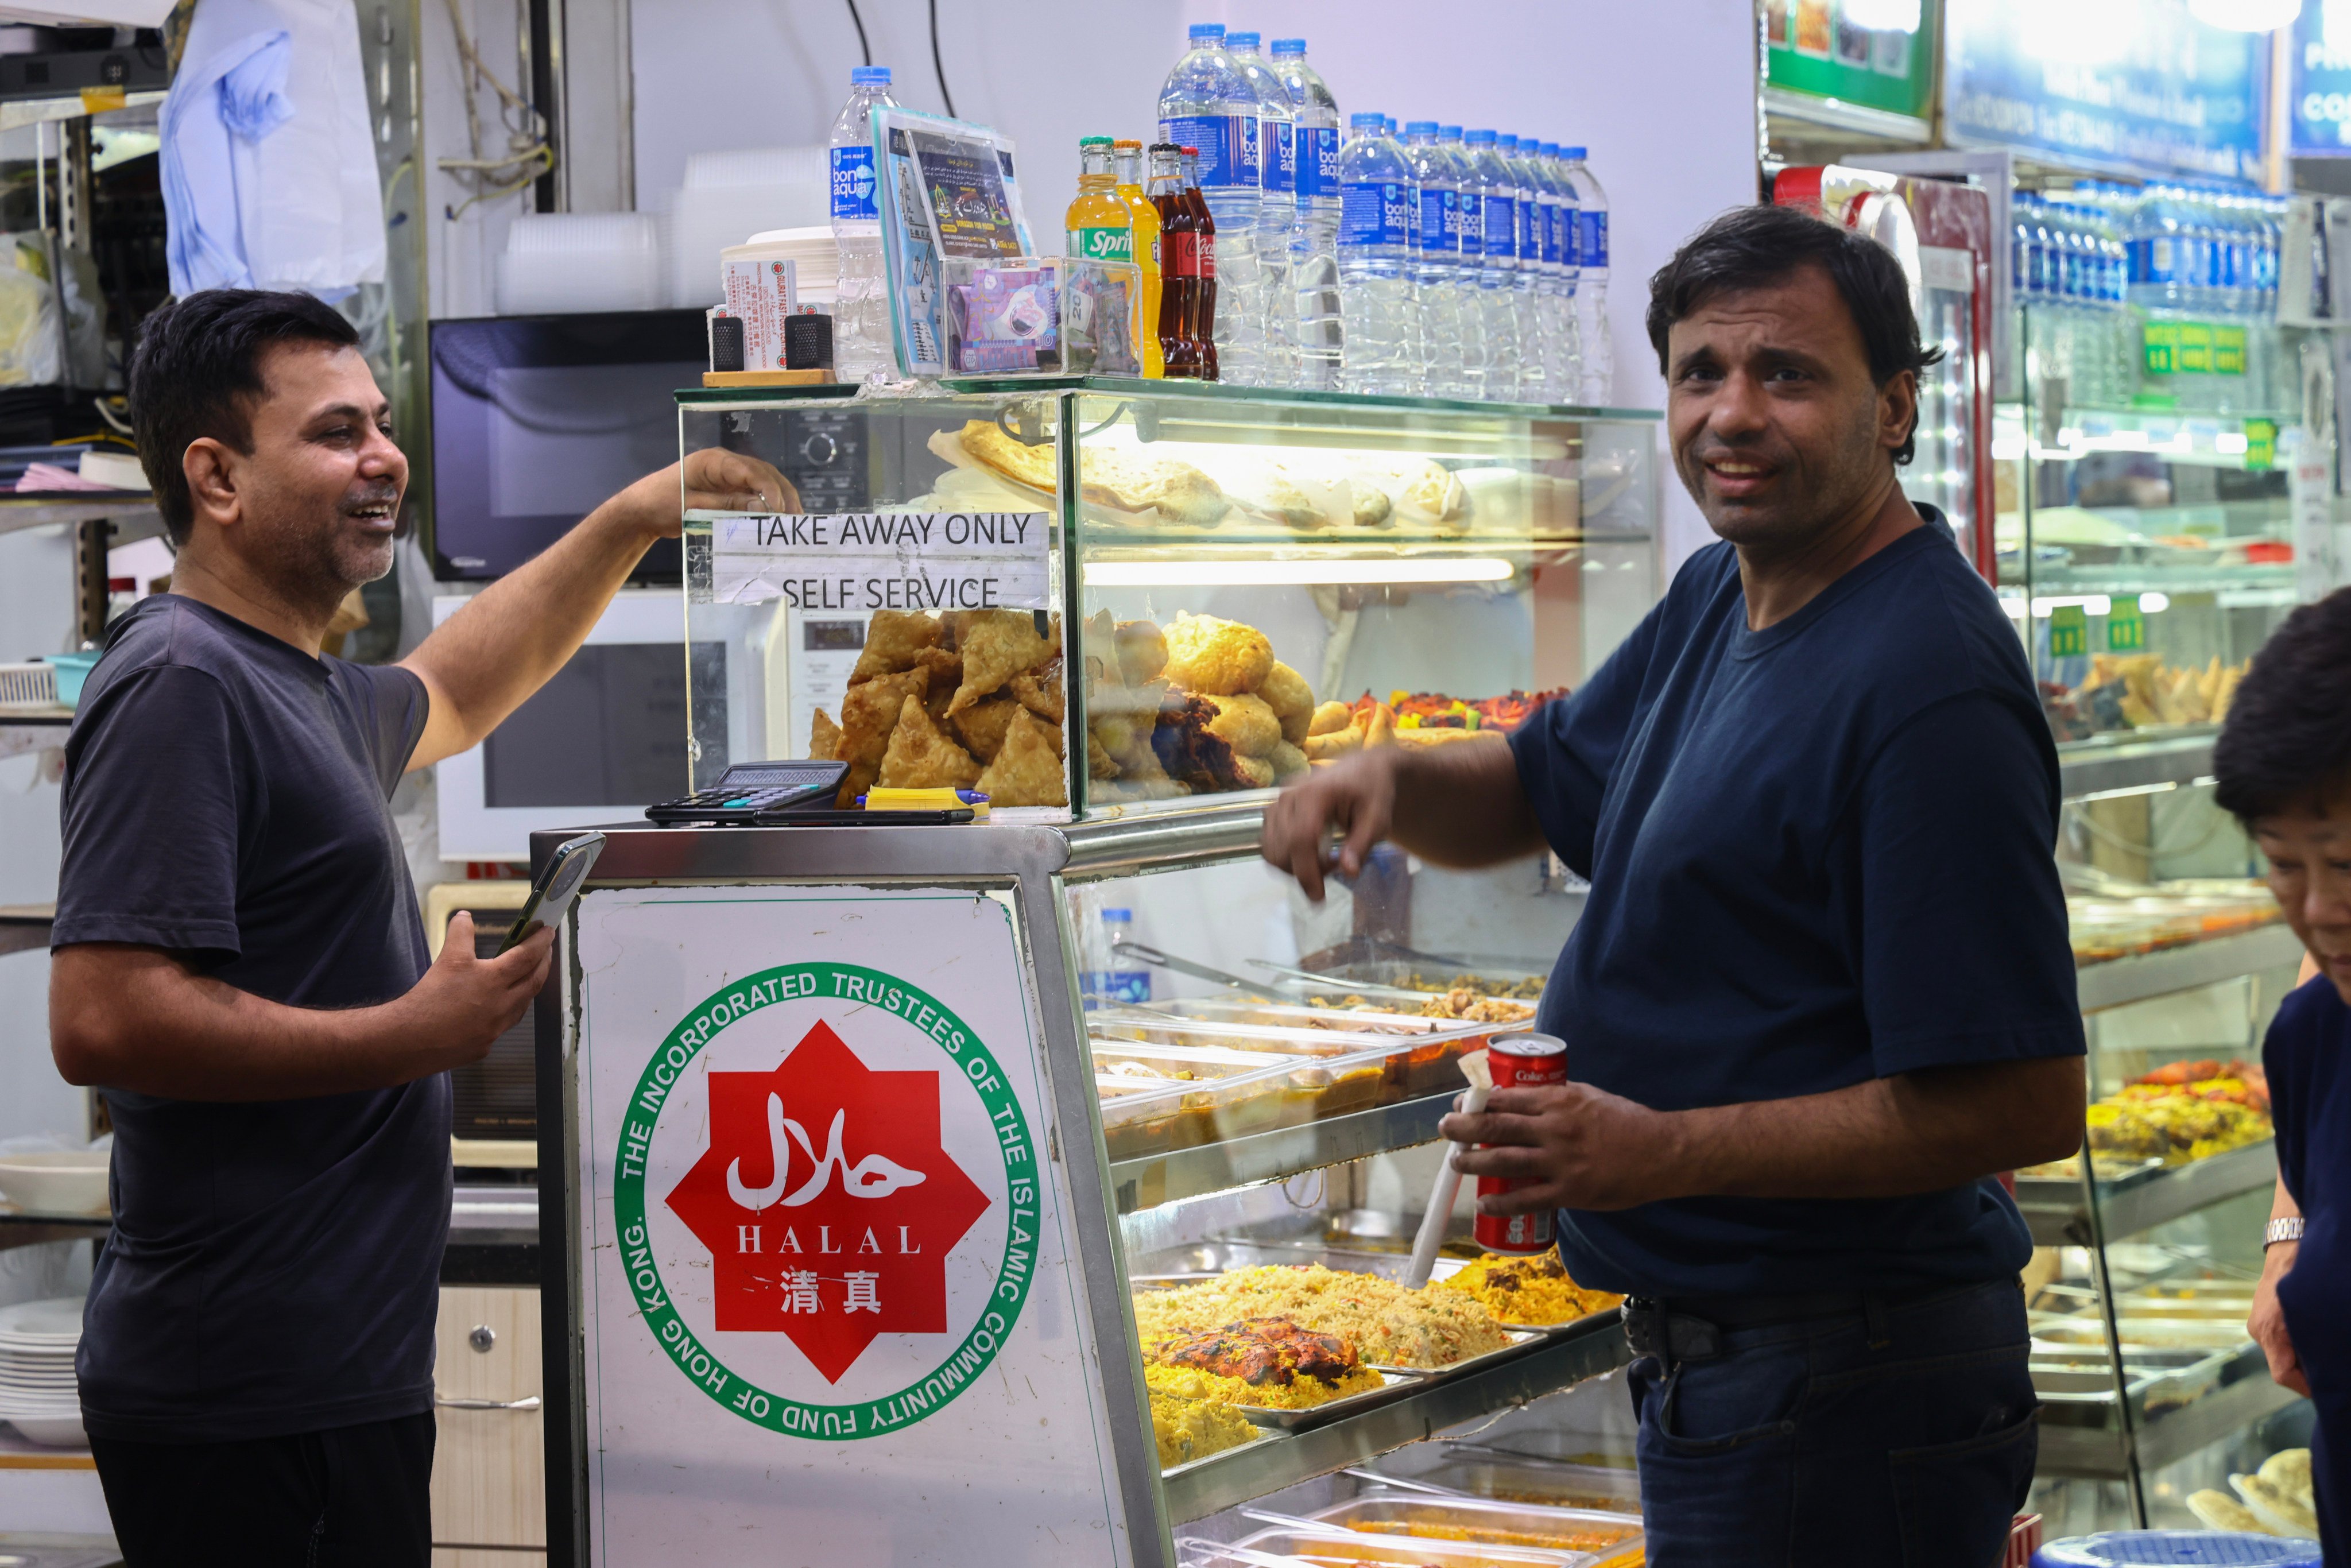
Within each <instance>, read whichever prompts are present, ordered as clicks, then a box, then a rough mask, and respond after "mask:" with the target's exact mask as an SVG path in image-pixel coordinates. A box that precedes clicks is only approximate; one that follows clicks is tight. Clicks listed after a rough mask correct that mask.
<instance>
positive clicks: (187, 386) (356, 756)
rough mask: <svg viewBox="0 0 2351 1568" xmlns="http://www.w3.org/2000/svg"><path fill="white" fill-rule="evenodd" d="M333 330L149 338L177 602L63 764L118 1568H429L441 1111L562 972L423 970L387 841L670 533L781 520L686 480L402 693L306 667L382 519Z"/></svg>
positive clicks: (540, 941)
mask: <svg viewBox="0 0 2351 1568" xmlns="http://www.w3.org/2000/svg"><path fill="white" fill-rule="evenodd" d="M356 343H357V339H356V336H355V334H354V333H353V332H352V329H351V328H350V325H349V324H348V323H346V322H345V321H344V320H343V319H342V318H341V317H340V316H339V315H337V314H336V313H335V312H334V311H333V310H332V309H330V308H328V307H327V306H325V305H322V304H320V303H319V301H317V300H315V299H312V298H309V297H308V296H306V295H298V294H265V293H256V292H252V291H247V290H227V289H222V290H212V291H207V292H204V293H200V294H195V295H191V296H190V297H188V298H185V299H183V300H181V301H179V302H177V303H176V304H173V305H171V306H168V307H166V308H164V309H162V310H161V311H158V312H157V313H155V314H154V315H152V316H150V317H149V318H148V319H147V322H146V326H145V329H144V331H143V333H142V334H141V339H140V343H139V348H138V351H137V354H136V356H135V357H134V359H133V361H132V362H131V377H130V380H131V409H132V414H133V417H134V419H135V420H136V421H137V425H138V431H139V447H140V458H141V463H142V464H143V465H145V467H146V470H147V476H148V479H149V481H150V483H151V484H152V486H154V490H155V496H156V502H157V506H158V507H159V509H160V510H161V511H162V514H163V518H164V523H165V526H166V527H167V528H168V529H169V530H170V533H171V537H172V543H173V545H174V547H175V548H176V549H177V551H178V560H177V564H176V566H175V568H174V570H173V572H172V592H171V593H169V594H165V595H159V596H157V597H155V598H152V599H150V600H147V601H144V602H142V603H141V605H140V606H139V607H138V608H137V609H136V610H135V611H134V612H132V613H131V615H129V616H127V617H126V618H125V619H124V620H123V621H122V622H120V624H119V625H118V626H117V627H116V628H115V629H114V631H113V632H112V634H111V635H110V638H109V640H108V643H107V648H106V653H105V656H104V657H103V658H102V659H100V660H99V664H98V667H97V668H96V669H95V670H94V671H93V672H92V673H91V674H90V677H89V683H88V685H87V686H86V687H85V689H84V692H83V695H82V700H81V704H80V708H79V711H78V714H77V716H76V718H75V722H74V727H73V730H72V733H71V736H70V737H69V738H68V741H67V745H66V763H67V774H66V786H65V803H64V811H65V856H64V864H63V869H62V872H61V873H60V878H59V886H58V895H57V924H56V927H55V933H54V936H53V937H52V941H53V943H54V945H55V950H56V958H55V963H54V966H53V967H52V970H51V979H50V990H49V1030H50V1044H51V1050H52V1051H53V1053H54V1054H55V1056H56V1058H57V1066H58V1069H59V1071H62V1072H63V1073H64V1074H65V1076H66V1078H67V1079H68V1081H69V1082H75V1083H86V1084H94V1085H97V1086H98V1087H99V1090H100V1092H102V1093H103V1094H104V1095H105V1098H106V1102H107V1106H108V1109H109V1111H110V1113H111V1114H112V1116H113V1119H114V1124H115V1145H114V1170H113V1179H112V1187H113V1206H114V1231H113V1234H112V1235H111V1236H110V1237H109V1238H108V1239H107V1242H106V1246H105V1248H104V1249H103V1250H102V1251H101V1252H100V1254H99V1260H98V1267H97V1271H96V1274H95V1277H94V1279H93V1281H92V1283H91V1288H90V1298H89V1309H88V1312H87V1316H86V1319H85V1323H84V1329H83V1335H82V1341H81V1347H80V1352H79V1356H78V1365H77V1368H76V1370H77V1372H78V1377H79V1382H80V1391H81V1405H82V1420H83V1425H84V1426H85V1427H87V1428H88V1430H89V1436H90V1446H91V1450H92V1452H93V1454H94V1455H95V1457H96V1458H97V1461H98V1469H99V1479H100V1480H101V1481H102V1482H103V1483H104V1485H105V1488H106V1499H107V1507H108V1509H109V1511H110V1513H111V1514H112V1516H113V1521H114V1526H115V1533H116V1536H117V1538H118V1539H119V1540H120V1543H121V1547H122V1551H123V1555H124V1557H125V1559H126V1560H127V1562H128V1563H130V1564H131V1568H145V1565H148V1564H165V1563H169V1564H172V1565H174V1568H182V1565H186V1564H198V1563H238V1564H241V1565H242V1564H253V1565H257V1568H275V1565H277V1564H281V1563H282V1564H287V1565H292V1564H303V1565H305V1568H323V1565H329V1564H331V1565H337V1568H341V1565H348V1564H376V1563H382V1564H402V1565H405V1568H424V1565H425V1564H426V1563H429V1561H430V1557H431V1549H430V1541H431V1505H430V1492H429V1486H430V1481H431V1476H432V1466H433V1326H434V1310H435V1306H436V1303H437V1278H438V1274H439V1267H440V1260H441V1250H442V1246H443V1243H444V1240H445V1239H446V1235H447V1230H448V1217H449V1184H450V1171H449V1089H448V1082H447V1080H446V1078H445V1077H444V1073H445V1072H446V1071H447V1070H448V1069H450V1068H452V1067H456V1066H460V1065H463V1064H464V1063H466V1062H469V1061H478V1060H480V1059H481V1057H482V1056H483V1055H484V1054H485V1053H486V1051H488V1049H489V1045H490V1042H491V1041H492V1040H495V1039H496V1037H497V1036H498V1034H499V1033H500V1032H502V1031H503V1030H505V1029H507V1027H508V1026H509V1025H511V1024H512V1023H513V1022H514V1021H515V1020H516V1019H518V1018H520V1017H521V1016H522V1012H523V1010H524V1009H526V1008H527V1007H528V1006H529V1004H530V1001H531V998H532V997H533V996H535V995H536V994H537V993H538V989H539V987H540V985H541V984H542V983H543V981H544V979H545V977H546V974H547V966H548V950H549V944H550V942H551V940H552V939H551V937H549V936H546V935H540V936H533V937H532V938H530V939H528V940H527V941H525V942H524V943H523V944H522V945H521V946H518V947H517V948H516V949H515V950H514V951H513V952H511V953H508V954H506V955H504V956H499V957H496V958H490V959H479V958H476V957H475V956H474V952H475V950H474V941H473V932H472V925H471V921H470V918H469V917H468V916H466V915H458V916H457V917H456V919H455V921H453V922H452V923H451V926H450V930H449V939H448V941H447V942H446V943H445V944H444V946H443V948H442V953H441V956H440V959H439V960H438V961H437V962H433V963H430V964H428V962H427V959H426V948H425V941H424V929H423V922H422V921H421V920H420V919H419V917H418V915H417V909H416V896H415V890H414V889H413V886H412V885H411V883H410V881H409V876H408V868H407V862H406V860H405V857H404V856H403V854H402V847H401V842H400V836H399V833H398V832H397V831H396V830H395V829H394V827H393V825H392V818H391V812H390V810H389V808H388V805H387V800H388V798H389V797H390V795H391V793H392V787H393V786H394V785H395V784H396V783H397V782H398V781H399V779H400V776H401V774H402V772H403V771H405V770H407V769H410V768H422V767H423V766H425V765H427V764H429V763H432V762H435V761H438V760H439V759H441V758H444V757H447V756H450V755H452V754H453V753H455V752H458V751H462V750H465V749H466V748H467V747H472V746H474V745H475V744H477V743H478V742H479V741H480V740H481V739H482V737H484V736H486V735H487V734H488V733H489V732H490V730H491V729H493V728H494V727H496V725H497V724H498V722H499V721H500V720H501V719H503V718H505V717H506V716H507V714H509V713H511V712H513V711H514V709H515V708H516V707H517V706H519V705H520V704H521V703H522V702H523V701H524V700H525V699H526V698H528V696H529V695H531V694H532V693H533V692H535V691H536V690H538V687H539V686H540V685H541V684H543V683H544V682H545V681H546V680H547V678H548V677H549V676H550V675H552V674H554V673H555V672H556V671H557V670H558V669H559V668H560V667H561V666H562V664H563V663H564V661H565V660H566V659H568V658H569V657H570V655H571V653H573V651H574V650H576V649H577V648H578V647H579V646H580V642H581V641H582V639H583V638H585V637H586V635H587V633H588V632H589V629H590V627H591V626H593V625H594V623H595V622H596V618H597V617H598V616H599V615H601V613H602V612H603V610H604V607H605V605H606V604H607V603H609V602H610V601H611V597H612V594H613V593H614V591H616V590H618V589H619V587H620V586H621V584H622V582H623V581H624V580H626V579H627V577H628V574H629V572H630V570H632V568H633V567H634V566H635V565H636V563H637V560H638V558H639V557H640V556H642V555H643V553H644V551H645V549H646V548H647V547H648V546H649V545H651V544H652V543H653V540H654V539H656V538H663V537H665V536H674V535H675V534H676V533H677V532H678V529H679V524H680V519H681V517H682V507H684V505H687V504H691V505H695V506H706V507H754V508H758V509H763V510H771V509H781V510H790V509H793V508H795V507H797V506H798V504H799V501H798V497H796V496H794V495H793V493H792V491H791V488H790V486H789V485H787V484H786V483H785V482H784V480H783V479H782V477H781V476H779V475H778V474H777V473H776V471H775V470H774V469H773V468H770V467H768V465H765V464H763V463H759V462H758V461H757V460H755V459H749V458H745V457H740V456H737V455H731V454H726V453H718V452H711V453H701V454H696V455H695V457H694V458H692V459H689V460H688V462H687V463H686V464H685V465H684V473H683V474H681V473H680V471H679V470H678V469H677V468H671V469H667V470H664V471H663V472H661V473H658V474H653V475H650V476H646V477H645V478H643V479H641V480H639V481H638V482H637V483H636V484H634V485H632V486H629V488H627V489H626V490H623V491H622V492H621V494H619V495H617V496H615V497H612V498H611V500H609V501H607V502H605V503H604V504H603V505H602V506H601V507H598V508H597V509H596V510H595V511H594V512H592V513H590V515H589V517H587V518H586V519H585V520H583V521H582V522H581V523H580V526H579V527H577V528H574V529H572V530H571V532H570V533H569V534H568V535H567V536H566V537H565V538H563V539H561V540H560V541H559V542H558V543H557V544H555V545H554V546H552V547H551V548H550V549H548V550H547V551H546V553H544V554H543V555H541V556H539V557H538V559H536V560H533V561H532V562H530V563H529V564H528V566H526V567H524V568H522V569H521V570H518V571H516V572H514V573H513V574H511V575H510V576H508V577H507V578H506V579H504V580H501V581H499V582H497V583H496V584H494V585H492V586H491V587H489V588H487V589H486V590H484V591H482V593H481V594H480V595H479V596H478V597H476V598H475V600H474V601H473V602H472V603H470V604H469V605H467V606H466V607H465V610H463V611H462V612H459V613H458V614H457V615H455V616H454V617H453V618H452V619H451V620H450V621H449V622H448V624H446V625H445V626H444V627H442V628H441V629H439V630H438V631H436V632H434V634H433V635H432V636H431V637H429V638H427V639H426V640H425V642H424V643H423V645H422V646H421V647H419V648H418V649H417V650H416V652H415V653H413V654H411V655H410V656H409V657H408V658H407V659H406V660H404V661H402V663H401V664H398V665H394V666H389V667H381V668H370V667H367V666H363V665H360V664H350V663H348V662H346V661H344V660H341V659H337V658H331V657H325V656H322V655H321V653H320V643H321V641H322V639H323V638H324V636H325V634H326V631H327V626H328V622H329V620H330V619H331V618H332V617H333V615H334V612H335V609H336V607H337V606H338V605H339V604H340V602H341V601H342V600H343V599H344V597H345V596H346V595H348V594H349V593H350V591H351V590H352V589H353V588H355V587H357V586H358V585H359V584H360V583H362V582H367V581H370V580H373V579H375V578H378V577H381V576H382V575H383V574H384V572H385V571H387V570H389V569H390V567H391V563H392V535H393V531H394V526H395V522H396V519H397V518H398V517H399V513H400V505H401V498H402V493H403V491H404V490H405V488H406V486H407V482H408V465H407V460H406V459H405V458H404V457H403V456H402V454H401V451H400V448H399V447H398V446H396V445H394V444H393V443H392V429H391V410H390V406H389V404H388V403H387V402H385V400H384V397H383V394H382V392H381V391H380V390H379V389H378V388H377V386H376V384H375V378H374V377H373V375H372V374H371V372H370V371H369V370H368V367H367V363H366V361H364V360H362V359H361V358H360V355H359V352H358V350H357V348H356Z"/></svg>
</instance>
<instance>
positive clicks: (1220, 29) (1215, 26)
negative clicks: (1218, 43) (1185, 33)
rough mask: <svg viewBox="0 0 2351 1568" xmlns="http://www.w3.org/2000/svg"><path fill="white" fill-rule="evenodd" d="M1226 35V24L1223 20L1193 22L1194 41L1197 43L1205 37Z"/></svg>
mask: <svg viewBox="0 0 2351 1568" xmlns="http://www.w3.org/2000/svg"><path fill="white" fill-rule="evenodd" d="M1224 36H1225V25H1224V24H1223V23H1222V22H1195V23H1193V24H1192V41H1193V42H1194V43H1198V42H1199V41H1200V40H1201V39H1203V38H1221V37H1224Z"/></svg>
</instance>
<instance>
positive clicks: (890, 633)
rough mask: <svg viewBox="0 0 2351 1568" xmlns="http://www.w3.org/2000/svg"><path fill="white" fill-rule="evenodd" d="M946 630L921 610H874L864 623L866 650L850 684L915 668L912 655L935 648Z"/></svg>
mask: <svg viewBox="0 0 2351 1568" xmlns="http://www.w3.org/2000/svg"><path fill="white" fill-rule="evenodd" d="M945 630H946V628H945V627H943V626H942V625H940V624H939V622H938V618H937V617H936V616H934V615H930V614H927V613H925V612H923V611H920V610H877V611H875V612H873V619H872V621H870V622H867V623H866V627H865V651H864V652H863V653H860V654H858V655H857V668H856V669H854V670H852V671H851V672H850V674H849V679H850V682H851V684H852V685H854V684H855V683H857V682H859V681H863V680H870V679H872V677H873V676H875V675H892V674H897V673H898V672H899V671H901V670H909V669H912V668H914V655H915V654H916V653H918V652H920V651H921V650H923V649H925V648H934V647H936V646H937V645H938V641H939V636H940V634H941V633H942V632H944V631H945Z"/></svg>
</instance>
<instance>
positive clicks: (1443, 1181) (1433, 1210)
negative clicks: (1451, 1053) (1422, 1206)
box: [1404, 1051, 1494, 1291]
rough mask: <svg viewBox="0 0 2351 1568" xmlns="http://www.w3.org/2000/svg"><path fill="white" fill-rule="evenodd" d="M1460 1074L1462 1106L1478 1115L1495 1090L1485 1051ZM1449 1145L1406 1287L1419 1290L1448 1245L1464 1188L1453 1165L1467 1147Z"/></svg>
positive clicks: (1464, 1063) (1465, 1061) (1470, 1057)
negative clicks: (1465, 1083)
mask: <svg viewBox="0 0 2351 1568" xmlns="http://www.w3.org/2000/svg"><path fill="white" fill-rule="evenodd" d="M1461 1076H1462V1077H1464V1078H1467V1079H1468V1081H1469V1092H1468V1093H1467V1094H1465V1095H1463V1096H1462V1097H1461V1109H1462V1110H1464V1111H1466V1112H1468V1113H1470V1114H1472V1115H1475V1114H1476V1113H1479V1112H1480V1111H1483V1110H1484V1109H1485V1108H1486V1100H1487V1097H1488V1096H1489V1095H1490V1094H1492V1093H1493V1092H1494V1075H1493V1073H1492V1072H1491V1071H1488V1069H1487V1066H1486V1053H1485V1052H1484V1051H1470V1052H1469V1053H1468V1054H1467V1055H1465V1056H1463V1057H1462V1058H1461ZM1464 1146H1465V1145H1460V1144H1447V1145H1446V1146H1445V1157H1444V1158H1443V1159H1442V1160H1440V1161H1438V1162H1437V1185H1436V1186H1434V1187H1433V1188H1431V1189H1430V1191H1429V1194H1428V1211H1427V1212H1426V1213H1425V1214H1423V1215H1422V1216H1421V1217H1420V1234H1419V1235H1418V1236H1416V1237H1414V1238H1413V1242H1412V1262H1411V1264H1410V1265H1409V1266H1407V1267H1406V1268H1405V1274H1404V1283H1405V1289H1406V1290H1408V1291H1417V1290H1419V1289H1420V1288H1421V1287H1422V1286H1423V1285H1426V1284H1427V1283H1428V1275H1429V1271H1430V1270H1433V1269H1435V1268H1436V1267H1437V1249H1438V1248H1439V1247H1441V1246H1443V1245H1444V1244H1445V1227H1446V1225H1447V1223H1448V1222H1450V1221H1451V1219H1452V1218H1453V1200H1454V1198H1455V1197H1457V1196H1458V1195H1459V1193H1460V1191H1461V1173H1460V1172H1459V1171H1458V1170H1455V1169H1454V1168H1453V1155H1454V1151H1456V1150H1458V1149H1460V1148H1462V1147H1464Z"/></svg>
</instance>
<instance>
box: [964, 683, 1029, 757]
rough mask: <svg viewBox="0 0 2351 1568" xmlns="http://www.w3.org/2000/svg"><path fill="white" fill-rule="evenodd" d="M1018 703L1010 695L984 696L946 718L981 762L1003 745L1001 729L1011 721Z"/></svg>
mask: <svg viewBox="0 0 2351 1568" xmlns="http://www.w3.org/2000/svg"><path fill="white" fill-rule="evenodd" d="M1019 711H1020V705H1019V703H1017V702H1015V701H1013V700H1012V699H1011V698H1010V697H987V698H984V699H983V700H981V701H979V702H976V703H974V704H972V705H971V706H969V707H967V708H966V709H964V710H963V712H961V713H959V714H956V716H954V717H953V718H951V719H949V720H948V721H947V722H948V723H949V724H951V725H953V726H954V727H955V732H956V735H957V736H959V737H962V740H963V743H964V746H965V747H967V749H968V750H969V751H970V752H971V754H972V755H973V756H974V757H977V758H979V760H980V761H981V762H983V763H987V762H993V761H995V760H996V754H997V752H998V750H999V749H1001V748H1002V747H1003V745H1004V732H1005V730H1006V729H1007V728H1008V727H1010V725H1011V723H1012V716H1013V715H1014V714H1016V713H1019Z"/></svg>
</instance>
